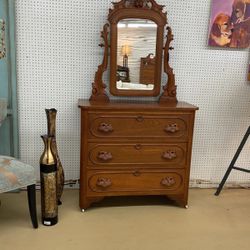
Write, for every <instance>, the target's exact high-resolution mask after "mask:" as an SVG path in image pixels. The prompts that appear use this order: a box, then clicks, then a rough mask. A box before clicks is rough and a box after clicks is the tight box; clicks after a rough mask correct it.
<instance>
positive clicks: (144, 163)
mask: <svg viewBox="0 0 250 250" xmlns="http://www.w3.org/2000/svg"><path fill="white" fill-rule="evenodd" d="M78 104H79V107H80V108H81V172H80V180H81V182H80V184H81V186H80V207H81V208H82V209H86V208H87V207H89V205H90V204H91V203H92V202H94V201H98V200H100V199H102V198H103V197H105V196H120V195H167V196H169V197H170V198H173V199H174V200H176V201H177V202H178V203H179V204H180V205H181V206H186V205H187V199H188V184H189V172H190V161H191V152H192V136H193V126H194V117H195V110H196V109H197V108H196V107H195V106H192V105H189V104H187V103H183V102H178V103H177V104H176V105H175V106H165V105H160V104H158V103H157V102H155V103H122V102H110V103H107V104H98V103H92V104H91V103H90V102H89V101H86V100H79V103H78Z"/></svg>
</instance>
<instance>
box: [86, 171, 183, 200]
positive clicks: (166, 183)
mask: <svg viewBox="0 0 250 250" xmlns="http://www.w3.org/2000/svg"><path fill="white" fill-rule="evenodd" d="M183 188H184V170H169V171H151V170H149V171H147V170H142V171H141V170H136V169H135V170H130V171H102V172H101V171H99V172H94V171H88V190H87V193H88V195H92V196H94V195H95V194H96V195H98V194H103V193H105V195H116V194H118V193H119V194H120V195H121V194H131V193H145V194H151V193H152V194H153V193H158V194H160V193H162V194H165V193H175V194H178V193H181V192H183Z"/></svg>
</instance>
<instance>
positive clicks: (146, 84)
mask: <svg viewBox="0 0 250 250" xmlns="http://www.w3.org/2000/svg"><path fill="white" fill-rule="evenodd" d="M156 35H157V24H156V23H155V22H153V21H151V20H148V19H134V18H127V19H122V20H120V21H119V22H118V24H117V56H116V58H117V69H116V77H117V80H116V88H117V89H120V90H147V91H148V90H153V89H154V82H155V51H156Z"/></svg>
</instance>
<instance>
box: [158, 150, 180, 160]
mask: <svg viewBox="0 0 250 250" xmlns="http://www.w3.org/2000/svg"><path fill="white" fill-rule="evenodd" d="M176 157H177V155H176V152H175V151H166V152H163V153H162V158H164V159H166V160H172V159H175V158H176Z"/></svg>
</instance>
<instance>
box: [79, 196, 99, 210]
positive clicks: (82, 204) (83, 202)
mask: <svg viewBox="0 0 250 250" xmlns="http://www.w3.org/2000/svg"><path fill="white" fill-rule="evenodd" d="M103 199H104V197H93V198H83V199H82V200H81V202H80V208H81V210H82V212H85V211H86V209H87V208H89V207H90V206H91V204H92V203H95V202H99V201H101V200H103Z"/></svg>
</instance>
